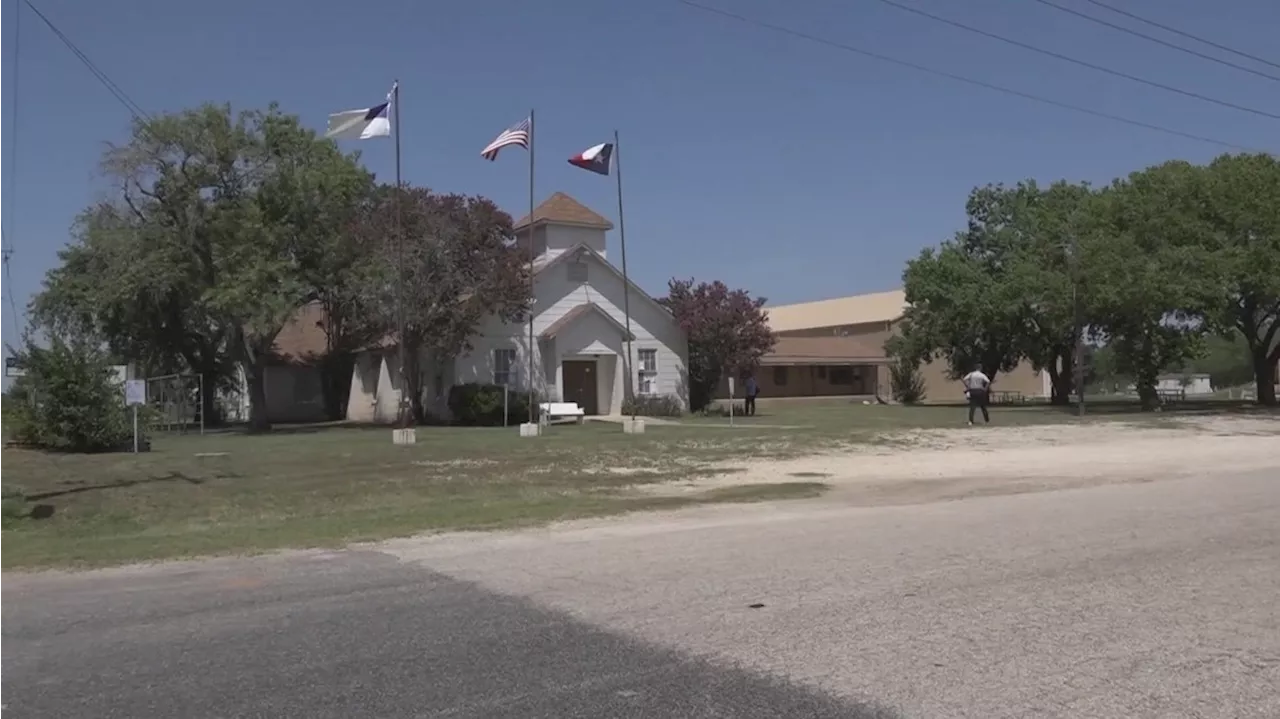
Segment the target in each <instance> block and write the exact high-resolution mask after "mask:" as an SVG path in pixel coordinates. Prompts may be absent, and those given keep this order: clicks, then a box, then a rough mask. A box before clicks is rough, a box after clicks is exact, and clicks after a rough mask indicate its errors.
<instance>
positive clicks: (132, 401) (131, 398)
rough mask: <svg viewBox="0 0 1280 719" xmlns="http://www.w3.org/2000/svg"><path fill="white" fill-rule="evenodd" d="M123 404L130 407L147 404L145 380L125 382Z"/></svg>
mask: <svg viewBox="0 0 1280 719" xmlns="http://www.w3.org/2000/svg"><path fill="white" fill-rule="evenodd" d="M124 403H125V404H127V405H130V406H134V405H139V404H146V403H147V381H146V380H145V379H131V380H126V381H125V383H124Z"/></svg>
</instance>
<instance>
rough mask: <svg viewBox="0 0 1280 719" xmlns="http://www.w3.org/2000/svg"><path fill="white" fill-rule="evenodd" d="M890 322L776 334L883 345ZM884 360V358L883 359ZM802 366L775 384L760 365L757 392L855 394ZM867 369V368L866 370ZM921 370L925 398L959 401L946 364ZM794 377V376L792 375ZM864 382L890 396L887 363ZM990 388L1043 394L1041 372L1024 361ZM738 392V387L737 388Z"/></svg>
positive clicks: (961, 394)
mask: <svg viewBox="0 0 1280 719" xmlns="http://www.w3.org/2000/svg"><path fill="white" fill-rule="evenodd" d="M894 330H895V327H894V323H890V322H864V323H860V324H849V325H840V326H836V327H818V328H812V329H804V330H788V331H786V332H779V333H778V334H779V336H785V337H832V336H848V337H856V338H859V339H862V340H864V341H866V342H867V344H869V345H872V346H875V347H883V346H884V343H885V342H886V341H888V340H889V338H890V337H892V336H893V334H894ZM886 362H887V360H886ZM807 369H808V368H807V367H806V366H792V367H791V368H790V370H789V371H788V376H787V379H788V382H787V384H786V385H785V386H779V385H777V384H776V383H774V382H773V381H772V380H773V377H772V372H773V370H772V369H771V368H770V367H762V368H761V370H760V373H759V374H757V375H756V380H757V381H758V382H759V383H760V390H761V396H764V397H812V396H826V395H825V394H823V393H824V392H826V391H828V390H829V392H830V394H831V395H841V394H857V393H855V392H853V391H851V390H850V389H849V388H848V387H832V386H824V385H822V384H820V383H816V382H815V381H814V378H812V376H811V375H810V374H809V373H808V372H806V370H807ZM868 372H869V373H871V370H870V369H869V370H868ZM921 374H922V375H923V377H924V380H925V394H926V399H925V401H926V402H959V401H963V400H964V388H963V387H962V386H961V385H960V383H959V382H958V381H956V380H953V379H951V378H950V377H948V376H947V368H946V364H945V363H943V362H931V363H929V364H926V365H925V366H924V367H922V368H921ZM793 378H795V379H793ZM864 386H866V387H868V388H869V391H867V392H866V394H875V393H876V391H877V390H879V391H880V396H881V397H883V398H884V399H890V395H891V391H890V388H891V386H892V385H891V384H890V380H889V368H888V366H887V364H880V365H879V366H878V367H876V368H875V370H874V373H871V376H868V378H867V380H866V381H865V383H864ZM993 388H994V389H995V390H997V391H1006V392H1021V393H1022V394H1023V395H1025V396H1027V397H1044V396H1045V388H1044V378H1043V376H1042V374H1041V373H1039V372H1036V371H1035V370H1033V369H1032V368H1031V364H1030V363H1028V362H1024V363H1022V364H1020V365H1019V366H1018V367H1017V368H1015V369H1014V370H1013V371H1012V372H1008V373H1002V374H999V375H997V376H996V378H995V384H994V385H993ZM738 394H739V395H741V390H739V392H738ZM719 396H728V384H727V382H726V383H722V387H721V394H720V395H719Z"/></svg>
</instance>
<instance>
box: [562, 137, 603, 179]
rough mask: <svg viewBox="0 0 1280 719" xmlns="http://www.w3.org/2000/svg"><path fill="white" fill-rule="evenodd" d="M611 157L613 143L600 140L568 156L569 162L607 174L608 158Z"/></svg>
mask: <svg viewBox="0 0 1280 719" xmlns="http://www.w3.org/2000/svg"><path fill="white" fill-rule="evenodd" d="M612 158H613V143H612V142H602V143H600V144H599V145H596V146H594V147H590V148H588V149H586V150H583V151H582V152H579V153H578V154H576V155H574V156H573V157H570V158H569V164H570V165H573V166H574V167H581V168H582V169H584V170H590V171H591V172H594V173H596V174H597V175H607V174H609V160H611V159H612Z"/></svg>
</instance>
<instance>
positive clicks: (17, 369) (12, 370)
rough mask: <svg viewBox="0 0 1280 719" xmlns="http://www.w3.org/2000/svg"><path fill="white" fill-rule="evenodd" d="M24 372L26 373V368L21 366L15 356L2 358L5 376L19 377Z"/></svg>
mask: <svg viewBox="0 0 1280 719" xmlns="http://www.w3.org/2000/svg"><path fill="white" fill-rule="evenodd" d="M26 373H27V370H26V368H25V367H23V366H22V363H21V362H19V361H18V358H17V357H5V358H4V376H5V377H21V376H23V375H25V374H26Z"/></svg>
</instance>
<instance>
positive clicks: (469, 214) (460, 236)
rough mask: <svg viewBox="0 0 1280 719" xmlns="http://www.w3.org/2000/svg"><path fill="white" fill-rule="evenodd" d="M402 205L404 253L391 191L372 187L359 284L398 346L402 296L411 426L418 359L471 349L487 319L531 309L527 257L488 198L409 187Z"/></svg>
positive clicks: (361, 227) (418, 415) (421, 411)
mask: <svg viewBox="0 0 1280 719" xmlns="http://www.w3.org/2000/svg"><path fill="white" fill-rule="evenodd" d="M400 199H401V207H400V211H401V213H402V218H403V219H402V222H403V232H404V245H403V246H402V247H397V244H396V242H395V231H396V228H395V210H396V207H395V188H394V187H391V186H386V185H383V186H380V187H378V188H377V190H376V191H375V193H374V195H373V197H372V198H371V201H370V202H369V203H368V206H367V208H366V210H367V211H366V212H365V214H364V215H363V217H362V221H361V222H360V223H358V227H357V231H358V232H360V233H361V235H362V240H363V241H364V242H366V243H368V245H369V246H373V247H377V248H379V249H378V251H377V253H376V261H375V262H374V263H372V266H371V268H370V276H369V277H367V278H366V279H365V280H364V282H363V284H364V286H365V287H367V288H368V290H367V293H368V297H367V298H366V300H365V306H366V307H368V308H369V310H370V314H369V316H370V319H371V321H373V322H375V323H376V324H377V327H378V328H380V330H381V331H382V332H383V333H385V336H388V337H389V338H390V339H392V341H395V342H398V341H400V338H399V337H398V336H397V332H396V329H397V325H398V323H397V317H396V306H397V303H396V295H397V293H398V292H401V291H403V293H404V294H403V309H404V315H405V316H404V335H405V336H404V343H405V350H406V352H405V354H406V360H407V366H406V372H405V376H406V379H407V380H408V385H409V387H408V390H409V398H410V409H411V410H412V412H413V419H414V420H415V421H417V422H421V421H423V420H424V419H425V418H426V417H425V415H426V412H425V407H424V406H423V402H422V394H423V392H422V389H423V382H424V377H423V376H422V366H423V365H422V362H423V360H427V359H434V360H435V361H437V362H445V361H447V360H449V359H452V358H454V357H457V356H458V355H460V354H463V353H465V352H466V351H468V350H470V349H471V344H470V339H471V338H472V337H473V336H474V334H475V331H476V328H477V327H479V325H480V323H481V322H483V321H484V320H485V319H486V318H487V317H490V316H493V315H497V316H498V317H500V318H502V320H503V321H507V322H511V321H515V320H517V319H519V318H520V317H521V316H522V315H523V314H524V313H525V312H526V311H527V310H528V308H529V274H528V256H527V255H526V254H524V253H523V252H521V251H520V249H519V248H518V247H517V246H516V244H515V237H514V233H513V232H512V229H511V217H510V216H509V215H508V214H507V213H505V212H503V211H502V210H500V209H498V206H497V205H495V204H494V203H493V202H492V201H490V200H488V199H486V198H483V197H467V196H464V195H456V194H448V195H445V194H437V193H434V192H432V191H430V190H428V189H425V188H420V187H406V188H404V189H403V190H402V191H401V198H400ZM401 278H403V281H404V286H403V289H402V290H401V288H400V285H399V283H400V280H401Z"/></svg>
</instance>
